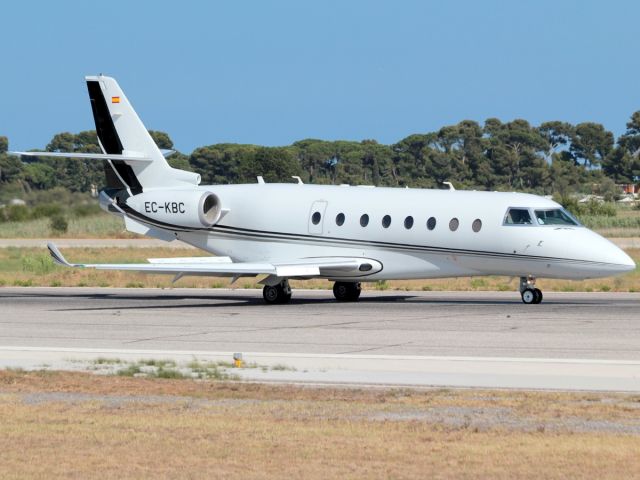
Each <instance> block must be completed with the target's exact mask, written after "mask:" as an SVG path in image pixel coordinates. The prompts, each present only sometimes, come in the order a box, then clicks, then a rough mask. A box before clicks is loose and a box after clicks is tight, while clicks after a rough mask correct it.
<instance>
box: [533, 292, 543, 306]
mask: <svg viewBox="0 0 640 480" xmlns="http://www.w3.org/2000/svg"><path fill="white" fill-rule="evenodd" d="M533 291H534V292H535V294H536V299H535V301H534V302H533V303H540V302H542V297H543V295H542V291H541V290H540V289H539V288H534V289H533Z"/></svg>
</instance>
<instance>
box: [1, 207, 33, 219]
mask: <svg viewBox="0 0 640 480" xmlns="http://www.w3.org/2000/svg"><path fill="white" fill-rule="evenodd" d="M4 213H5V217H6V219H7V221H9V222H24V221H25V220H28V219H29V209H28V208H27V206H26V205H9V206H8V207H6V208H5V209H4Z"/></svg>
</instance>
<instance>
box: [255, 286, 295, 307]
mask: <svg viewBox="0 0 640 480" xmlns="http://www.w3.org/2000/svg"><path fill="white" fill-rule="evenodd" d="M262 298H264V301H265V302H266V303H268V304H269V305H275V304H278V303H289V302H290V301H291V287H289V282H288V281H286V280H284V281H282V282H280V283H278V284H277V285H265V286H264V288H263V289H262Z"/></svg>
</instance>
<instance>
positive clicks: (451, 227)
mask: <svg viewBox="0 0 640 480" xmlns="http://www.w3.org/2000/svg"><path fill="white" fill-rule="evenodd" d="M459 226H460V221H459V220H458V219H457V218H452V219H451V220H450V221H449V230H451V231H452V232H455V231H456V230H457V229H458V227H459Z"/></svg>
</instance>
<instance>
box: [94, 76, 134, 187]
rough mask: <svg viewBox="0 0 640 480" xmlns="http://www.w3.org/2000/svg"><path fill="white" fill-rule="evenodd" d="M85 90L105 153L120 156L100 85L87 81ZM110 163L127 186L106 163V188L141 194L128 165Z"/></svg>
mask: <svg viewBox="0 0 640 480" xmlns="http://www.w3.org/2000/svg"><path fill="white" fill-rule="evenodd" d="M87 88H88V89H89V98H90V99H91V110H93V119H94V121H95V123H96V133H97V135H98V138H99V139H100V143H101V144H102V146H103V147H104V149H105V152H106V153H113V154H115V155H121V154H122V150H123V148H122V142H120V137H119V136H118V132H117V131H116V127H115V125H114V124H113V120H112V119H111V115H110V114H109V107H107V101H106V100H105V98H104V95H103V94H102V89H101V88H100V83H99V82H98V81H96V80H89V81H87ZM111 163H112V164H113V167H114V168H115V169H116V171H117V172H118V175H120V178H122V180H124V181H125V182H126V183H127V185H123V184H122V182H121V181H120V178H118V175H116V173H115V172H114V171H113V170H112V169H111V167H110V166H109V164H108V163H106V164H105V167H104V172H105V175H106V177H107V187H108V188H115V189H118V190H121V189H124V188H127V187H128V188H129V189H130V190H131V193H132V194H134V195H137V194H138V193H142V185H140V182H138V179H137V177H136V175H135V173H134V172H133V169H132V168H131V166H130V165H127V164H126V163H125V162H124V161H122V160H111Z"/></svg>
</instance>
